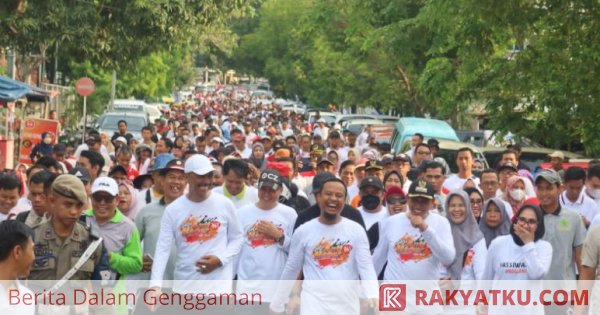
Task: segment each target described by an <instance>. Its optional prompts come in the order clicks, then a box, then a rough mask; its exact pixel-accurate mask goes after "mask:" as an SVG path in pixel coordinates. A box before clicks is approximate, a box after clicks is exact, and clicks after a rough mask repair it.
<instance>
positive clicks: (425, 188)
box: [408, 179, 435, 200]
mask: <svg viewBox="0 0 600 315" xmlns="http://www.w3.org/2000/svg"><path fill="white" fill-rule="evenodd" d="M434 196H435V190H434V189H433V186H432V185H431V184H430V183H429V182H426V181H424V180H422V179H419V180H416V181H414V182H413V183H412V184H411V185H410V188H409V189H408V198H425V199H431V200H433V197H434Z"/></svg>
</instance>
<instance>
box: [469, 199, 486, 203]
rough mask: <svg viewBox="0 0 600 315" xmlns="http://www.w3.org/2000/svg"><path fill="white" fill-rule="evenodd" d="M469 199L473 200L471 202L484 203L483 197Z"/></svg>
mask: <svg viewBox="0 0 600 315" xmlns="http://www.w3.org/2000/svg"><path fill="white" fill-rule="evenodd" d="M469 201H471V203H483V200H481V199H469Z"/></svg>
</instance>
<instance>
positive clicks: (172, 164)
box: [158, 159, 185, 176]
mask: <svg viewBox="0 0 600 315" xmlns="http://www.w3.org/2000/svg"><path fill="white" fill-rule="evenodd" d="M170 170H179V171H182V172H184V171H185V169H184V165H183V161H181V160H180V159H172V160H170V161H169V162H167V165H165V167H163V168H161V169H160V170H159V171H158V172H159V174H160V175H162V176H164V175H165V174H167V172H168V171H170Z"/></svg>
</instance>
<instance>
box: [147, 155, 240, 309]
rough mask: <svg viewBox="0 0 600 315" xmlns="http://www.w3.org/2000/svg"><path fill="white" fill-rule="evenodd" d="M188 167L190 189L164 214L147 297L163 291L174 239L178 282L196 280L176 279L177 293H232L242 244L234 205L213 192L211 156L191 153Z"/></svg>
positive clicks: (186, 167) (186, 166) (174, 288)
mask: <svg viewBox="0 0 600 315" xmlns="http://www.w3.org/2000/svg"><path fill="white" fill-rule="evenodd" d="M184 171H185V174H186V177H187V182H188V187H189V192H188V193H187V194H186V195H183V196H181V197H179V198H177V199H176V200H175V201H173V202H172V203H171V204H170V205H168V206H167V208H166V209H165V212H164V214H163V218H162V221H161V226H160V233H159V237H158V244H157V245H156V252H155V254H154V262H153V264H152V274H151V277H150V287H151V288H153V289H154V290H153V292H152V293H149V295H151V296H154V297H156V296H158V294H160V288H161V286H162V284H163V274H164V272H165V268H166V266H167V261H168V259H169V255H170V253H171V247H172V243H173V241H175V245H176V246H177V263H176V267H175V280H192V281H185V282H176V283H175V285H174V287H173V291H175V292H177V293H194V294H197V293H200V292H202V293H211V292H212V293H217V292H218V293H227V292H231V291H232V279H233V275H234V272H233V264H232V262H233V258H234V257H235V255H237V254H238V253H239V251H240V249H241V246H242V242H243V238H242V230H241V229H240V226H239V223H238V219H237V217H236V214H235V212H236V210H235V207H234V205H233V203H231V201H229V200H228V199H227V198H225V197H224V196H223V195H220V194H216V193H213V192H212V191H211V189H210V188H211V187H212V180H213V176H212V175H213V174H212V171H213V166H212V163H211V162H210V160H209V159H208V158H207V157H205V156H203V155H201V154H196V155H193V156H192V157H190V158H189V159H188V160H187V161H186V162H185V167H184ZM195 280H218V281H211V282H203V281H195ZM180 307H181V306H180ZM150 308H151V310H153V309H154V306H151V307H150Z"/></svg>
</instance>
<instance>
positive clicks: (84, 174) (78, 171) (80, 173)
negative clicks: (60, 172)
mask: <svg viewBox="0 0 600 315" xmlns="http://www.w3.org/2000/svg"><path fill="white" fill-rule="evenodd" d="M69 174H71V175H73V176H75V177H77V178H79V180H80V181H82V182H83V183H84V184H86V183H88V182H89V181H90V180H92V177H91V176H90V172H88V170H87V169H86V168H85V167H81V166H78V167H75V168H73V169H72V170H70V171H69Z"/></svg>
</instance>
